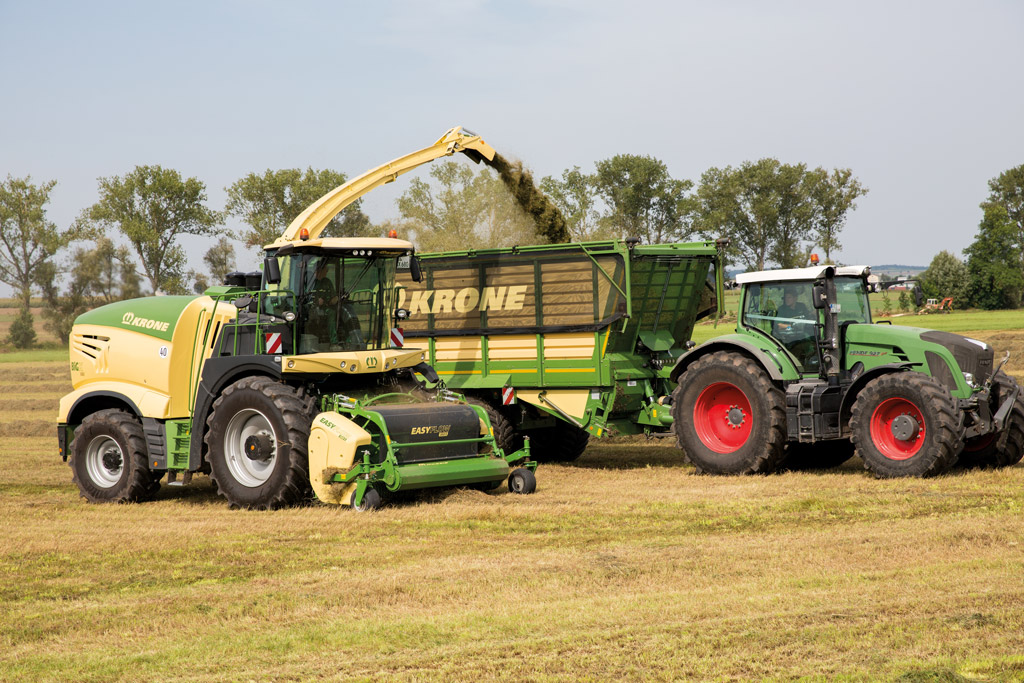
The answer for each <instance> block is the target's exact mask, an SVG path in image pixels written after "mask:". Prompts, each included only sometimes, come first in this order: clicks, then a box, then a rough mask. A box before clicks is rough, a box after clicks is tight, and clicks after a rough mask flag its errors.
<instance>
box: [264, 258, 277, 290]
mask: <svg viewBox="0 0 1024 683" xmlns="http://www.w3.org/2000/svg"><path fill="white" fill-rule="evenodd" d="M263 274H264V275H265V276H266V280H267V284H268V285H276V284H280V282H281V267H280V266H279V265H278V264H277V257H276V256H268V257H266V258H265V259H263Z"/></svg>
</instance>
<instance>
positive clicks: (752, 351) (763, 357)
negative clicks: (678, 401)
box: [669, 337, 783, 382]
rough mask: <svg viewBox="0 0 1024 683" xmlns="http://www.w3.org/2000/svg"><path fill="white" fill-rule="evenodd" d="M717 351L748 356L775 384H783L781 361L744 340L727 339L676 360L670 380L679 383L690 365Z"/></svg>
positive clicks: (698, 348) (704, 346)
mask: <svg viewBox="0 0 1024 683" xmlns="http://www.w3.org/2000/svg"><path fill="white" fill-rule="evenodd" d="M715 351H732V352H734V353H735V352H739V353H741V354H743V355H744V356H747V357H749V358H751V359H753V360H754V361H756V362H757V363H760V364H761V366H762V367H763V368H764V369H765V371H767V373H768V375H769V376H770V377H771V378H772V381H774V382H781V381H782V379H783V377H782V367H781V366H780V364H779V361H778V360H776V359H775V358H773V357H772V355H771V354H769V353H767V352H766V351H765V350H764V349H762V348H760V347H759V346H757V345H756V344H752V343H750V342H749V341H747V340H745V339H743V338H727V337H723V338H721V339H712V340H711V341H708V342H705V343H703V344H701V345H700V346H698V347H696V348H693V349H691V350H690V351H688V352H686V353H684V354H683V355H682V356H679V358H678V359H676V364H675V366H674V367H673V368H672V372H671V373H669V379H670V380H672V382H678V381H679V376H680V375H682V374H683V373H684V372H686V368H688V367H690V364H691V363H693V362H694V361H696V360H697V359H698V358H702V357H704V356H706V355H707V354H709V353H714V352H715Z"/></svg>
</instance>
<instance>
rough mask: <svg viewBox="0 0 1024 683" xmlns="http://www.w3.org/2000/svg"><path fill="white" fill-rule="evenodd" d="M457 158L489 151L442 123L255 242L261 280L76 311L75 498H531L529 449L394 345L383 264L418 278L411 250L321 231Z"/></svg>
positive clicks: (65, 452) (239, 502)
mask: <svg viewBox="0 0 1024 683" xmlns="http://www.w3.org/2000/svg"><path fill="white" fill-rule="evenodd" d="M456 152H462V153H465V154H467V155H468V156H470V157H471V158H473V159H474V160H479V159H480V158H481V157H486V158H488V159H490V158H493V156H494V153H495V152H494V149H493V148H491V147H490V146H489V145H488V144H487V143H485V142H484V141H483V139H482V138H480V137H479V136H476V135H472V134H468V133H465V132H463V131H462V130H461V129H460V128H453V129H451V130H449V131H447V132H446V133H445V134H444V135H443V136H442V137H441V138H440V139H439V140H438V141H437V142H435V143H434V144H433V145H431V146H429V147H426V148H424V149H421V150H419V151H417V152H413V153H412V154H408V155H406V156H403V157H400V158H398V159H395V160H393V161H391V162H389V163H387V164H384V165H383V166H379V167H377V168H375V169H372V170H370V171H368V172H366V173H364V174H362V175H360V176H358V177H357V178H353V179H352V180H350V181H349V182H347V183H345V184H344V185H341V186H339V187H337V188H335V189H334V190H332V191H331V192H329V193H327V194H326V195H324V197H322V198H321V199H319V200H318V201H317V202H315V203H314V204H313V205H311V206H310V207H309V208H307V209H306V210H305V211H304V212H303V213H302V214H301V215H300V216H299V217H298V218H296V219H295V221H294V222H292V224H291V225H289V226H288V228H287V229H286V230H285V231H284V233H283V234H282V236H281V237H280V238H279V239H277V240H275V241H274V242H273V243H272V244H269V245H267V246H266V257H265V258H264V261H263V272H262V273H260V272H252V273H231V274H230V275H228V277H227V280H226V281H225V283H224V284H223V285H221V286H216V287H211V288H209V289H208V290H207V291H206V292H205V293H204V294H203V295H202V296H199V297H188V296H167V297H149V298H143V299H134V300H130V301H121V302H117V303H114V304H110V305H108V306H103V307H101V308H97V309H95V310H92V311H89V312H87V313H85V314H83V315H82V316H80V317H79V318H78V319H77V320H76V322H75V326H74V328H73V330H72V333H71V344H70V354H71V379H72V385H73V387H74V390H73V391H72V392H71V393H69V394H67V395H66V396H64V397H63V398H62V399H61V402H60V413H59V416H58V428H57V436H58V443H59V448H60V455H61V456H62V457H63V458H64V459H65V460H66V461H69V463H70V465H71V468H72V472H73V479H74V481H75V482H76V483H77V484H78V487H79V490H80V492H81V494H82V496H84V497H85V498H86V499H88V500H90V501H94V502H104V501H116V502H122V501H140V500H145V499H147V498H150V497H151V496H152V495H153V494H154V492H155V491H156V490H157V489H158V488H159V487H160V484H159V482H160V480H161V479H162V478H163V477H165V476H166V480H167V483H168V484H170V485H182V484H186V483H188V482H190V481H191V479H192V476H193V475H194V474H195V473H206V474H209V475H210V477H211V478H212V479H213V481H214V483H215V486H216V488H217V490H218V492H219V493H220V495H222V496H224V497H225V498H226V499H227V501H228V503H229V504H230V505H232V506H235V507H243V508H275V507H279V506H283V505H288V504H292V503H297V502H300V501H302V500H305V499H306V498H308V497H309V495H310V494H314V495H315V496H316V497H317V498H319V499H320V500H321V501H323V502H326V503H336V504H341V505H349V506H352V507H355V508H358V509H367V508H372V507H376V506H377V505H379V504H381V502H382V500H384V499H385V498H386V497H387V496H388V494H390V493H392V492H396V491H399V490H408V489H418V488H427V487H437V486H456V485H471V486H477V487H481V488H485V489H493V488H496V487H498V486H500V485H501V484H503V483H504V482H506V480H507V482H508V487H509V489H510V490H512V491H514V492H516V493H531V492H533V491H534V489H535V488H536V479H535V477H534V470H535V468H536V463H535V462H534V461H533V460H531V458H530V450H529V442H528V441H527V442H526V443H524V444H523V445H522V447H521V448H520V449H518V450H516V451H515V452H511V451H504V450H502V449H501V448H500V447H499V445H498V444H497V442H496V441H495V438H494V434H493V429H492V427H491V424H490V422H489V419H488V415H487V412H486V411H485V410H484V409H483V408H481V407H479V406H476V405H470V404H468V403H467V402H466V401H465V400H464V399H463V398H462V397H461V396H459V395H457V394H453V393H451V392H448V391H445V390H443V389H442V390H441V391H437V392H433V393H430V392H427V391H426V390H425V389H424V386H425V385H424V384H423V383H421V382H419V381H418V379H417V376H416V375H417V374H419V375H422V376H423V377H426V378H427V379H429V380H436V379H437V376H436V374H435V373H434V371H433V369H432V368H431V367H430V366H429V365H428V364H427V363H426V362H425V358H426V354H425V351H424V350H422V349H414V348H404V347H403V346H402V343H401V339H402V335H401V333H400V331H398V332H397V334H396V330H399V328H398V325H399V324H400V321H401V320H403V319H404V318H405V316H406V315H407V313H408V312H407V311H405V310H402V309H399V308H398V306H397V302H398V289H397V287H396V284H395V271H396V267H397V261H398V260H399V259H411V263H412V271H413V273H412V277H413V279H417V278H418V267H417V261H416V258H415V256H414V255H413V245H412V244H411V243H409V242H407V241H404V240H400V239H396V238H394V237H391V238H378V239H353V238H326V237H320V234H321V233H322V231H323V230H324V228H325V227H326V226H327V225H328V223H329V222H330V221H331V219H332V218H333V217H334V216H335V215H337V214H338V212H340V211H341V210H342V209H344V208H345V207H346V206H348V205H349V204H350V203H352V202H353V201H355V200H356V199H358V198H359V197H360V196H362V195H363V194H365V193H366V192H368V191H369V190H372V189H373V188H375V187H377V186H378V185H381V184H383V183H387V182H391V181H393V180H394V179H395V178H397V177H398V176H399V175H401V174H403V173H406V172H408V171H410V170H412V169H413V168H416V167H417V166H419V165H421V164H424V163H428V162H430V161H432V160H434V159H437V158H439V157H443V156H450V155H452V154H454V153H456ZM511 466H518V468H517V469H515V470H511Z"/></svg>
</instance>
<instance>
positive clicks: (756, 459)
mask: <svg viewBox="0 0 1024 683" xmlns="http://www.w3.org/2000/svg"><path fill="white" fill-rule="evenodd" d="M672 420H673V421H672V429H673V431H674V432H675V435H676V438H677V439H678V440H679V446H680V447H681V448H682V449H683V454H684V456H685V457H686V459H687V460H689V461H690V462H691V463H693V465H694V467H696V468H697V471H698V472H701V473H704V474H768V473H771V472H774V471H775V470H777V469H778V468H779V466H780V465H781V464H782V462H783V459H784V458H785V455H786V451H785V447H786V401H785V396H784V395H783V393H782V390H781V389H779V388H778V387H777V386H775V385H774V384H773V383H772V381H771V378H769V377H768V373H766V372H765V371H764V368H762V367H761V366H760V365H758V363H756V362H755V361H754V360H752V359H750V358H748V357H746V356H743V355H741V354H738V353H728V352H726V351H716V352H714V353H710V354H708V355H706V356H704V357H702V358H699V359H697V360H696V361H694V363H693V365H691V366H690V367H689V368H687V370H686V372H684V373H683V374H682V376H681V377H680V378H679V386H677V387H676V388H675V390H674V391H673V392H672Z"/></svg>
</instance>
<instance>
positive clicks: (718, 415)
mask: <svg viewBox="0 0 1024 683" xmlns="http://www.w3.org/2000/svg"><path fill="white" fill-rule="evenodd" d="M753 425H754V420H753V416H752V415H751V411H750V401H748V400H747V397H746V395H745V394H744V393H743V392H742V391H740V389H739V387H736V386H735V385H733V384H729V383H728V382H715V383H714V384H710V385H708V386H706V387H704V391H702V392H700V396H698V397H697V403H696V405H694V407H693V426H694V428H695V429H696V430H697V438H699V439H700V440H701V443H703V444H704V445H705V446H707V447H708V448H710V449H711V450H712V451H714V452H715V453H732V452H733V451H735V450H738V449H739V448H740V447H741V446H743V444H745V443H746V442H747V439H749V438H750V430H751V428H752V427H753Z"/></svg>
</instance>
